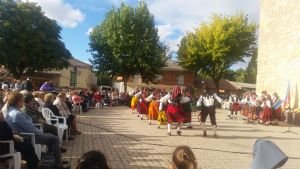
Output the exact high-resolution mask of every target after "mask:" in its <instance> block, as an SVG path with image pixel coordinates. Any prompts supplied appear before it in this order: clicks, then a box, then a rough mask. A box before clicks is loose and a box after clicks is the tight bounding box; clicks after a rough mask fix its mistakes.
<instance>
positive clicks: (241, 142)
mask: <svg viewBox="0 0 300 169" xmlns="http://www.w3.org/2000/svg"><path fill="white" fill-rule="evenodd" d="M226 115H227V111H225V110H218V111H217V122H218V135H219V136H218V138H217V139H215V138H213V137H212V136H210V135H212V131H211V130H209V132H208V135H209V137H207V138H204V137H202V136H201V134H202V131H201V130H200V124H199V122H198V119H197V116H196V114H194V115H193V125H194V129H183V133H182V136H175V135H174V136H167V129H166V126H163V127H162V128H161V129H157V127H156V123H155V124H152V125H148V123H147V121H146V120H143V121H142V120H140V119H138V118H137V116H136V114H132V113H131V111H130V109H129V108H127V107H112V108H107V109H94V110H90V111H89V112H88V113H84V114H80V115H78V123H79V128H80V130H81V131H82V132H83V134H82V135H80V136H76V139H75V140H74V141H68V142H65V143H64V146H65V147H66V148H67V149H68V152H67V153H66V154H64V158H65V159H67V160H70V161H71V162H72V167H74V165H75V164H76V162H77V160H78V158H79V157H80V156H81V155H82V154H83V153H84V152H87V151H89V150H101V151H103V152H104V153H105V154H106V156H107V158H108V161H109V164H110V166H111V168H113V169H122V168H128V169H129V168H130V169H139V168H140V169H156V168H170V166H171V161H170V160H171V158H172V152H173V151H174V149H175V147H176V146H179V145H189V146H190V147H192V149H193V152H194V153H195V155H196V158H197V162H198V166H199V168H200V167H201V168H202V169H246V168H249V166H250V163H251V160H252V155H251V151H252V147H253V145H254V143H255V141H256V139H257V138H265V139H270V140H272V141H274V142H275V143H276V144H277V145H278V146H279V147H280V148H281V149H282V150H283V151H284V152H285V153H286V154H287V155H288V156H289V157H290V159H289V160H288V162H287V163H286V165H285V166H284V167H283V168H284V169H297V168H300V128H299V127H297V128H292V130H293V131H295V132H297V133H298V134H297V135H294V134H291V133H282V132H283V131H285V130H287V128H286V127H278V126H262V125H252V124H246V123H245V121H243V120H241V119H238V120H229V119H228V118H227V117H226ZM209 129H210V128H209ZM173 134H175V129H174V130H173Z"/></svg>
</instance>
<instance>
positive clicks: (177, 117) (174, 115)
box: [167, 86, 184, 135]
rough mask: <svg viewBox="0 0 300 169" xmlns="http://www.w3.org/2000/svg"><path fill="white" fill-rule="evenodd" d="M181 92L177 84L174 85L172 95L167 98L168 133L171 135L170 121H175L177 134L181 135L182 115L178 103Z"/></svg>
mask: <svg viewBox="0 0 300 169" xmlns="http://www.w3.org/2000/svg"><path fill="white" fill-rule="evenodd" d="M181 97H182V94H181V89H180V87H179V86H176V87H174V89H173V91H172V97H171V99H169V100H168V103H169V104H168V107H167V119H168V135H171V128H172V123H173V122H177V135H181V125H182V122H183V119H184V117H183V115H182V110H181V105H180V100H181Z"/></svg>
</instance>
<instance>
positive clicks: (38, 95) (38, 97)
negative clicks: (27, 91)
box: [32, 91, 45, 112]
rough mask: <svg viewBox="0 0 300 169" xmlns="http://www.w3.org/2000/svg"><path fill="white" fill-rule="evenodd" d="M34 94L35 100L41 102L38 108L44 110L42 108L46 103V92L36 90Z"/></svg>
mask: <svg viewBox="0 0 300 169" xmlns="http://www.w3.org/2000/svg"><path fill="white" fill-rule="evenodd" d="M32 95H33V97H34V100H35V101H37V102H38V103H39V107H38V110H39V111H40V112H42V108H43V107H44V105H45V102H44V96H45V93H44V92H40V91H36V92H33V93H32Z"/></svg>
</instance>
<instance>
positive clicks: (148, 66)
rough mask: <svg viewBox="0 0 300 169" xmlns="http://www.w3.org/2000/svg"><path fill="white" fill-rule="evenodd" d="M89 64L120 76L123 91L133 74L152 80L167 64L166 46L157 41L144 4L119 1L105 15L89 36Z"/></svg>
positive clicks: (109, 73) (112, 74) (114, 75)
mask: <svg viewBox="0 0 300 169" xmlns="http://www.w3.org/2000/svg"><path fill="white" fill-rule="evenodd" d="M90 48H91V49H90V51H91V53H92V57H93V58H92V59H91V63H92V64H93V66H94V69H95V70H97V72H98V73H100V74H106V75H109V76H113V77H117V76H122V77H123V82H124V88H125V91H127V81H128V79H129V78H130V77H131V76H133V75H137V74H139V75H141V77H142V78H143V81H144V82H146V83H148V82H153V81H154V79H155V78H156V76H157V74H159V73H160V68H162V67H164V66H165V64H166V60H167V58H166V46H165V45H163V44H162V43H161V42H160V41H159V36H158V30H157V28H156V27H155V23H154V17H153V15H151V14H150V12H149V10H148V7H147V5H146V4H145V3H144V2H139V4H138V5H137V7H136V8H134V7H131V6H129V5H126V4H122V5H121V7H120V8H117V9H116V8H113V9H112V10H111V11H109V12H108V13H107V14H106V17H105V19H104V21H103V22H102V23H101V24H100V25H98V26H96V27H95V28H94V29H93V31H92V33H91V35H90Z"/></svg>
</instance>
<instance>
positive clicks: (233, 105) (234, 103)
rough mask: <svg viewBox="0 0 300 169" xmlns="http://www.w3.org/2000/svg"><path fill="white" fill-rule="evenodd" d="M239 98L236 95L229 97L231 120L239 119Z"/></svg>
mask: <svg viewBox="0 0 300 169" xmlns="http://www.w3.org/2000/svg"><path fill="white" fill-rule="evenodd" d="M238 102H239V98H238V96H237V95H236V94H233V95H231V96H229V103H230V118H231V119H233V118H235V119H236V118H237V112H238V111H239V103H238Z"/></svg>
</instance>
